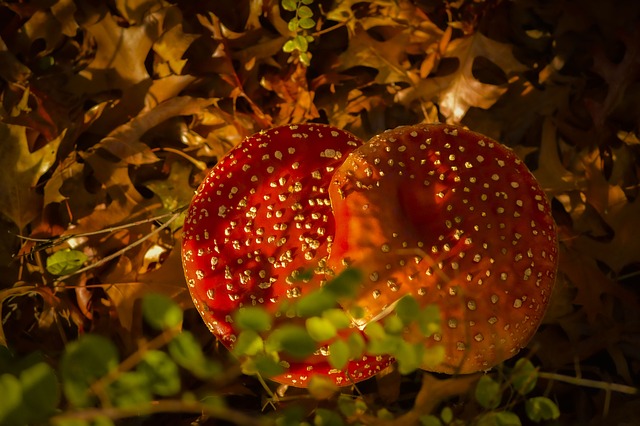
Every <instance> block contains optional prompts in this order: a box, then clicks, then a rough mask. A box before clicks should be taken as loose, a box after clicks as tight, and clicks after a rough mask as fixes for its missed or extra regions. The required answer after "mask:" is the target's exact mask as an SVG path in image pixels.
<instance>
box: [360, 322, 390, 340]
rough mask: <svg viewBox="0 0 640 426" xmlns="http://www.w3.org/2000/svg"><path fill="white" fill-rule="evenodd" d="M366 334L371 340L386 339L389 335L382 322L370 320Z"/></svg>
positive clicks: (365, 330) (365, 329)
mask: <svg viewBox="0 0 640 426" xmlns="http://www.w3.org/2000/svg"><path fill="white" fill-rule="evenodd" d="M364 334H366V335H367V337H369V339H371V340H380V339H384V338H385V337H386V336H387V332H386V331H385V330H384V327H383V326H382V324H380V323H378V322H370V323H369V324H367V326H366V327H365V328H364Z"/></svg>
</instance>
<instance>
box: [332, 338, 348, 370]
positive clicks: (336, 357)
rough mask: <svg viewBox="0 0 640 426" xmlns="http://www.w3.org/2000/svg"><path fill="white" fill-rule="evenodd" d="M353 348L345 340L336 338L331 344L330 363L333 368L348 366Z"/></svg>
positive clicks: (340, 368) (339, 368)
mask: <svg viewBox="0 0 640 426" xmlns="http://www.w3.org/2000/svg"><path fill="white" fill-rule="evenodd" d="M350 355H351V350H350V348H349V345H348V344H347V343H346V342H345V341H343V340H336V341H335V342H333V343H332V344H330V345H329V364H331V366H332V367H333V368H336V369H338V370H342V369H343V368H345V367H346V366H347V363H348V362H349V357H350Z"/></svg>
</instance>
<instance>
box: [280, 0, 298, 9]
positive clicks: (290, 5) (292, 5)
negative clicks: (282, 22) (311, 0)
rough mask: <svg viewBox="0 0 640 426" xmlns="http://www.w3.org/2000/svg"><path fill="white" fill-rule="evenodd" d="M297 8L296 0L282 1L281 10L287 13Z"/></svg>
mask: <svg viewBox="0 0 640 426" xmlns="http://www.w3.org/2000/svg"><path fill="white" fill-rule="evenodd" d="M297 7H298V3H297V2H296V0H282V8H283V9H284V10H288V11H289V12H295V10H296V8H297Z"/></svg>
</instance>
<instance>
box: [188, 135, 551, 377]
mask: <svg viewBox="0 0 640 426" xmlns="http://www.w3.org/2000/svg"><path fill="white" fill-rule="evenodd" d="M557 252H558V248H557V237H556V231H555V226H554V222H553V219H552V217H551V211H550V206H549V204H548V202H547V199H546V197H545V194H544V192H543V191H542V189H541V188H540V186H539V185H538V184H537V182H536V181H535V179H534V177H533V175H532V174H531V173H530V172H529V170H528V169H527V168H526V166H525V165H524V164H523V163H522V162H521V161H520V160H519V159H518V158H517V157H516V156H515V154H513V153H512V152H511V151H510V150H509V149H507V148H506V147H504V146H503V145H501V144H499V143H497V142H495V141H493V140H491V139H489V138H487V137H485V136H483V135H480V134H477V133H474V132H471V131H468V130H465V129H463V128H460V127H457V126H451V125H445V124H421V125H416V126H406V127H400V128H397V129H395V130H391V131H386V132H384V133H382V134H381V135H378V136H375V137H374V138H372V139H371V140H370V141H368V142H366V143H364V142H363V141H361V140H359V139H358V138H356V137H355V136H353V135H352V134H350V133H347V132H345V131H343V130H340V129H337V128H334V127H331V126H327V125H321V124H299V125H291V126H283V127H277V128H274V129H271V130H268V131H264V132H260V133H258V134H255V135H253V136H251V137H249V138H247V139H246V140H244V141H243V142H242V143H241V144H240V145H238V146H237V147H236V148H234V149H233V150H232V151H231V152H229V154H228V155H227V156H225V157H224V158H223V159H222V160H221V161H220V162H219V163H218V164H217V165H216V166H215V167H214V168H213V169H212V170H211V172H210V173H209V175H208V176H207V177H206V178H205V180H204V181H203V182H202V184H201V185H200V187H199V188H198V190H197V193H196V195H195V197H194V199H193V201H192V203H191V206H190V208H189V211H188V214H187V218H186V221H185V226H184V233H183V246H182V254H183V266H184V271H185V277H186V280H187V283H188V286H189V290H190V292H191V295H192V298H193V301H194V303H195V306H196V308H197V309H198V311H199V312H200V314H201V315H202V318H203V319H204V321H205V323H206V324H207V326H208V327H209V329H210V330H211V331H212V332H213V334H214V335H215V336H216V337H217V338H218V339H219V340H220V341H221V342H222V343H223V344H224V345H225V346H226V347H228V348H232V347H233V344H234V341H235V336H236V334H235V333H237V330H235V329H234V324H233V320H232V317H233V314H234V312H235V311H236V310H238V309H239V308H241V307H243V306H256V305H257V306H262V307H264V308H265V309H267V310H269V311H271V312H276V311H277V309H278V306H279V304H280V303H281V302H282V301H283V300H287V299H296V298H299V297H301V296H303V295H305V294H308V293H309V292H311V291H313V290H316V289H317V288H319V287H320V286H321V285H322V284H323V283H324V282H325V281H326V280H327V279H329V277H331V276H332V275H336V274H338V273H340V272H341V271H342V270H344V268H345V267H346V265H350V266H351V267H354V268H357V269H358V270H360V271H361V272H362V275H363V277H364V280H363V282H362V283H361V284H360V287H359V292H358V295H357V297H356V298H355V300H352V301H350V302H349V304H350V305H349V306H346V305H344V306H343V307H344V308H345V309H348V308H349V307H350V306H351V304H352V305H357V306H360V307H362V308H364V310H365V316H364V317H363V318H361V319H359V320H357V321H354V324H353V327H352V328H350V329H349V331H350V332H353V333H362V331H361V330H362V329H363V328H364V325H365V324H366V323H367V322H368V321H371V320H372V319H375V318H376V317H379V316H380V314H381V313H382V312H384V311H385V310H388V308H389V307H390V306H393V303H394V302H395V301H397V300H399V299H400V298H401V297H403V296H404V295H412V296H413V297H414V298H415V299H416V300H417V301H418V303H419V304H420V305H422V306H426V305H428V304H434V303H435V304H437V305H438V306H439V308H440V312H441V316H442V327H441V332H440V333H438V334H434V335H433V336H431V337H430V338H427V339H424V338H423V337H422V336H421V334H420V333H419V332H412V330H407V331H406V333H405V338H406V339H408V340H411V339H414V338H420V339H424V344H425V345H426V346H428V347H430V346H433V345H443V347H444V349H445V359H444V361H443V362H442V363H441V364H440V365H439V366H438V367H436V368H435V369H434V368H431V370H434V371H438V372H444V373H470V372H475V371H479V370H487V369H489V368H491V367H492V366H494V365H496V364H498V363H499V362H501V361H503V360H505V359H507V358H510V357H511V356H513V355H514V354H515V353H516V352H517V351H518V350H519V349H521V348H522V347H524V346H525V345H526V344H527V343H528V341H529V340H530V339H531V337H532V336H533V334H534V333H535V331H536V329H537V328H538V326H539V324H540V322H541V320H542V317H543V314H544V311H545V308H546V305H547V303H548V301H549V298H550V296H551V291H552V287H553V283H554V281H555V273H556V268H557V258H558V253H557ZM309 268H314V270H315V274H314V276H313V278H311V279H310V280H308V281H295V280H291V279H290V277H291V276H292V274H295V273H299V272H302V271H306V270H308V269H309ZM324 347H326V345H325V346H324ZM320 349H321V345H319V348H318V351H317V352H316V353H315V354H314V355H313V356H311V357H309V359H306V360H304V361H295V362H291V363H289V364H288V369H287V371H286V373H284V374H282V375H280V376H278V377H274V378H272V379H273V380H275V381H277V382H279V383H282V384H287V385H292V386H297V387H305V386H307V385H308V382H309V379H310V378H311V377H312V376H313V375H316V374H322V375H325V376H327V377H329V378H331V379H332V380H333V381H334V382H335V383H336V384H337V385H342V386H344V385H349V384H352V383H355V382H358V381H360V380H364V379H367V378H369V377H371V376H373V375H375V374H376V373H378V372H379V371H381V370H382V369H384V368H385V367H387V366H388V365H389V364H390V363H391V362H392V360H391V359H390V358H389V357H381V356H377V357H376V356H371V355H364V356H363V357H362V358H361V359H356V360H352V361H350V362H349V363H348V365H347V367H346V368H345V369H344V370H336V369H332V368H331V367H330V365H329V363H328V361H327V358H326V351H323V350H320Z"/></svg>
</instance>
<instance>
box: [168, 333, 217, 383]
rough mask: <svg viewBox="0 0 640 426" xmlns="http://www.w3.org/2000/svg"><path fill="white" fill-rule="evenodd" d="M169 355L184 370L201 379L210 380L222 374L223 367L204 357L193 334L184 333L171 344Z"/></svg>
mask: <svg viewBox="0 0 640 426" xmlns="http://www.w3.org/2000/svg"><path fill="white" fill-rule="evenodd" d="M167 348H168V350H169V354H170V355H171V357H172V358H173V359H174V360H175V361H176V362H177V363H178V365H179V366H181V367H182V368H184V369H186V370H188V371H190V372H191V373H192V374H193V375H194V376H196V377H198V378H200V379H210V378H213V377H216V376H218V375H220V374H221V373H222V367H221V366H220V364H218V363H217V362H214V361H212V360H210V359H208V358H206V357H205V356H204V353H203V352H202V348H200V345H199V344H198V342H197V340H196V339H195V337H193V334H191V333H190V332H188V331H183V332H182V333H180V334H178V335H177V336H176V337H174V338H173V340H171V341H170V342H169V345H168V346H167Z"/></svg>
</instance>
